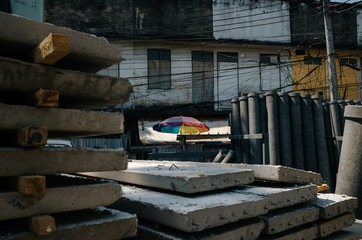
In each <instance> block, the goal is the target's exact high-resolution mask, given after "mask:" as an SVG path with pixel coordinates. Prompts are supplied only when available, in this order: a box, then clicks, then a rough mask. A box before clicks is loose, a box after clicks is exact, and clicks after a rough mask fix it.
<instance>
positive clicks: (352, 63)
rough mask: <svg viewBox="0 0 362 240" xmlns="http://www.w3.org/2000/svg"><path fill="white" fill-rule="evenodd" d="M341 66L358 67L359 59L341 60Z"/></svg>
mask: <svg viewBox="0 0 362 240" xmlns="http://www.w3.org/2000/svg"><path fill="white" fill-rule="evenodd" d="M339 61H340V65H341V66H354V67H357V58H340V60H339Z"/></svg>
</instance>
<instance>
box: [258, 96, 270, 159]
mask: <svg viewBox="0 0 362 240" xmlns="http://www.w3.org/2000/svg"><path fill="white" fill-rule="evenodd" d="M259 104H260V131H261V133H263V134H264V144H263V146H264V147H262V159H263V164H270V159H269V148H268V147H266V145H269V144H268V142H269V139H268V138H267V136H268V112H267V109H266V99H265V95H264V94H260V95H259Z"/></svg>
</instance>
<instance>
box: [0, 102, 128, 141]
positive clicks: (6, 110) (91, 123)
mask: <svg viewBox="0 0 362 240" xmlns="http://www.w3.org/2000/svg"><path fill="white" fill-rule="evenodd" d="M0 119H1V121H0V131H13V130H17V129H20V128H23V127H47V128H48V137H49V138H57V137H59V138H62V137H81V136H94V135H106V134H113V133H114V134H115V133H121V132H123V127H124V126H123V124H124V118H123V115H122V114H121V113H110V112H96V111H80V110H75V109H60V108H36V107H28V106H20V105H19V106H17V105H7V104H2V103H0Z"/></svg>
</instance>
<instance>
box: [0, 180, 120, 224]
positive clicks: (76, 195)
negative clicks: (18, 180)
mask: <svg viewBox="0 0 362 240" xmlns="http://www.w3.org/2000/svg"><path fill="white" fill-rule="evenodd" d="M46 184H47V189H46V193H44V194H36V195H22V194H20V193H18V192H13V191H9V190H8V189H5V188H1V189H0V209H1V214H0V220H9V219H16V218H23V217H30V216H33V215H38V214H52V213H59V212H67V211H74V210H79V209H86V208H93V207H99V206H107V205H109V204H112V203H114V202H115V201H116V200H118V199H119V198H120V197H121V187H120V186H119V184H117V183H116V182H114V181H110V180H98V181H96V180H93V179H89V178H84V177H76V176H74V175H60V176H48V177H47V180H46Z"/></svg>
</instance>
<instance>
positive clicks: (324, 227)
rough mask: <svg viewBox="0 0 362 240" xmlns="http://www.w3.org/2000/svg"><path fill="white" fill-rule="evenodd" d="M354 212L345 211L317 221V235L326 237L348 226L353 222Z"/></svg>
mask: <svg viewBox="0 0 362 240" xmlns="http://www.w3.org/2000/svg"><path fill="white" fill-rule="evenodd" d="M354 220H355V215H354V213H347V214H344V215H341V216H338V217H335V218H332V219H329V220H320V221H318V223H317V225H318V234H319V237H327V236H329V235H331V234H332V233H335V232H338V231H339V230H341V229H343V228H345V227H348V226H350V225H352V224H353V223H354Z"/></svg>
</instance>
